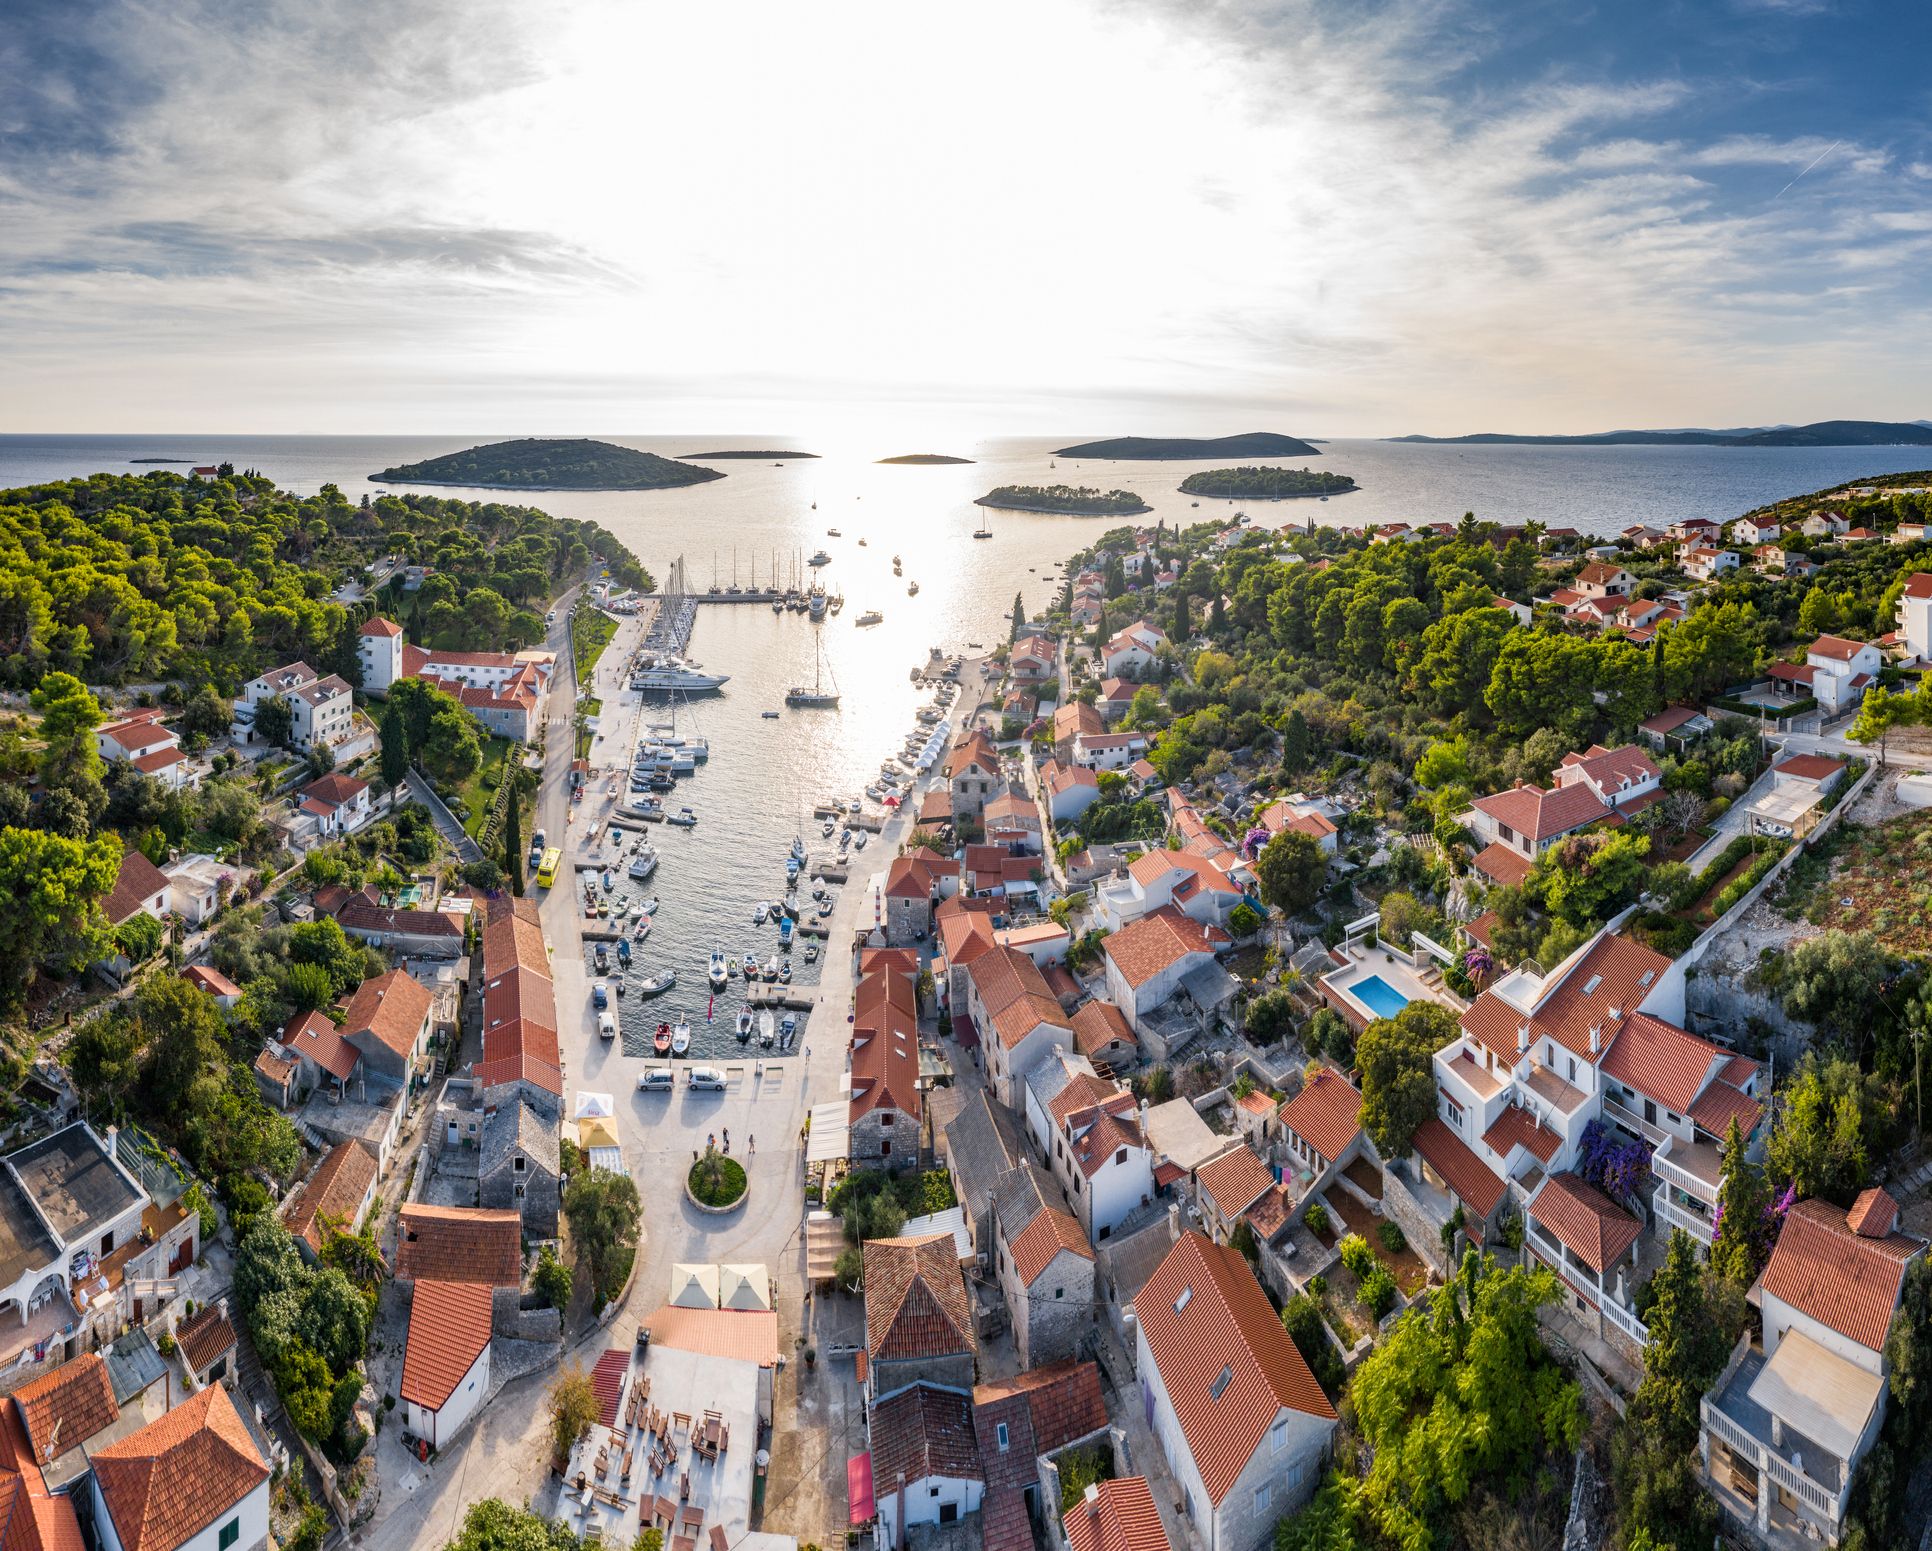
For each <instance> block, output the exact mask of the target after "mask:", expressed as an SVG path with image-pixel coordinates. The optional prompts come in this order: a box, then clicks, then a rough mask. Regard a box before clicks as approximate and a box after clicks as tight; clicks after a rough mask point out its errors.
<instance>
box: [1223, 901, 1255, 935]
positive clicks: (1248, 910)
mask: <svg viewBox="0 0 1932 1551" xmlns="http://www.w3.org/2000/svg"><path fill="white" fill-rule="evenodd" d="M1228 930H1229V931H1230V932H1232V933H1233V934H1234V935H1235V936H1236V937H1252V936H1254V934H1255V933H1256V932H1258V931H1260V930H1261V913H1260V912H1259V911H1258V910H1256V909H1255V908H1254V906H1253V905H1236V906H1235V907H1234V909H1233V910H1231V911H1229V912H1228Z"/></svg>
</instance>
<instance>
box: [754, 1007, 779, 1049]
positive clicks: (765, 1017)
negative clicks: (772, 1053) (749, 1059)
mask: <svg viewBox="0 0 1932 1551" xmlns="http://www.w3.org/2000/svg"><path fill="white" fill-rule="evenodd" d="M776 1037H777V1024H776V1020H774V1019H773V1017H772V1015H771V1009H770V1008H769V1007H767V1008H766V1009H765V1010H764V1011H762V1012H760V1013H759V1014H758V1043H759V1044H761V1045H763V1046H764V1047H765V1048H766V1049H767V1050H769V1049H771V1045H772V1041H773V1039H775V1038H776Z"/></svg>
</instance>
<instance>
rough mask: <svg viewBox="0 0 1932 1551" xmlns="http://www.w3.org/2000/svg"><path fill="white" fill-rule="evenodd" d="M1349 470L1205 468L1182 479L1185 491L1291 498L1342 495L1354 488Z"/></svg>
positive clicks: (1254, 498) (1244, 497)
mask: <svg viewBox="0 0 1932 1551" xmlns="http://www.w3.org/2000/svg"><path fill="white" fill-rule="evenodd" d="M1354 488H1355V481H1354V480H1353V479H1352V478H1351V477H1350V476H1349V475H1347V474H1331V473H1329V472H1328V471H1327V470H1325V469H1305V468H1304V469H1280V468H1256V467H1247V468H1238V469H1204V470H1202V471H1201V472H1200V473H1199V474H1190V475H1188V476H1187V478H1186V479H1184V480H1182V481H1181V491H1182V493H1183V494H1184V495H1213V496H1227V497H1230V498H1231V499H1234V500H1240V501H1288V500H1293V499H1295V498H1296V497H1298V496H1309V495H1340V494H1342V493H1343V492H1344V491H1347V490H1353V489H1354Z"/></svg>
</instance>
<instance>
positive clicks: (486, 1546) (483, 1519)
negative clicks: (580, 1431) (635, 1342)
mask: <svg viewBox="0 0 1932 1551" xmlns="http://www.w3.org/2000/svg"><path fill="white" fill-rule="evenodd" d="M589 1384H590V1381H589V1379H587V1378H586V1379H585V1380H584V1385H585V1388H586V1389H588V1387H589ZM596 1403H597V1397H596V1396H595V1395H594V1394H593V1395H592V1396H591V1407H592V1409H591V1418H592V1420H595V1419H596V1416H597V1414H598V1413H597V1410H596ZM585 1425H586V1427H587V1426H588V1425H589V1424H588V1423H586V1424H585ZM593 1543H594V1542H593ZM588 1544H589V1543H586V1542H585V1541H581V1540H579V1539H578V1538H577V1536H575V1535H573V1534H571V1532H570V1531H569V1530H568V1529H566V1528H565V1527H564V1526H563V1525H561V1524H558V1523H554V1522H553V1521H551V1520H549V1519H546V1518H545V1517H543V1515H542V1514H539V1513H532V1512H531V1511H530V1510H529V1509H528V1508H515V1507H512V1506H511V1505H510V1504H508V1503H506V1502H504V1501H503V1500H502V1499H501V1498H497V1497H486V1498H484V1499H483V1501H481V1502H478V1503H472V1504H471V1505H470V1508H469V1511H468V1512H467V1513H465V1514H464V1515H463V1527H462V1529H461V1530H460V1531H458V1532H457V1536H456V1538H455V1539H454V1540H452V1541H451V1542H450V1543H449V1546H448V1551H588Z"/></svg>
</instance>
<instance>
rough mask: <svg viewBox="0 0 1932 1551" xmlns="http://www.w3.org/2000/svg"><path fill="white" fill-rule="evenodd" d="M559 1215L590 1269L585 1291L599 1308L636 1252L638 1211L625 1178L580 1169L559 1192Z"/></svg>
mask: <svg viewBox="0 0 1932 1551" xmlns="http://www.w3.org/2000/svg"><path fill="white" fill-rule="evenodd" d="M563 1208H564V1215H565V1216H566V1217H568V1218H569V1219H570V1234H571V1237H572V1238H573V1239H574V1240H575V1241H576V1244H577V1248H578V1251H579V1252H580V1253H581V1254H582V1255H583V1257H584V1259H585V1261H586V1262H587V1264H588V1265H589V1267H590V1276H591V1286H592V1288H594V1289H595V1291H596V1294H597V1300H598V1302H600V1303H606V1302H609V1300H610V1299H611V1298H613V1297H614V1296H616V1294H617V1292H618V1289H619V1287H620V1286H621V1284H622V1282H623V1280H624V1275H625V1274H626V1272H627V1271H628V1268H629V1264H630V1258H631V1255H632V1253H633V1252H634V1251H635V1250H636V1248H637V1230H638V1224H639V1221H640V1220H641V1218H642V1215H643V1211H642V1207H641V1205H640V1203H639V1201H638V1196H637V1186H636V1185H635V1184H634V1183H633V1182H632V1181H631V1179H630V1177H629V1176H628V1175H624V1174H613V1173H611V1172H610V1171H609V1170H608V1169H586V1170H585V1171H584V1172H583V1173H581V1174H577V1175H575V1176H573V1177H572V1179H571V1181H570V1183H569V1185H568V1186H566V1187H565V1190H564V1198H563Z"/></svg>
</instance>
